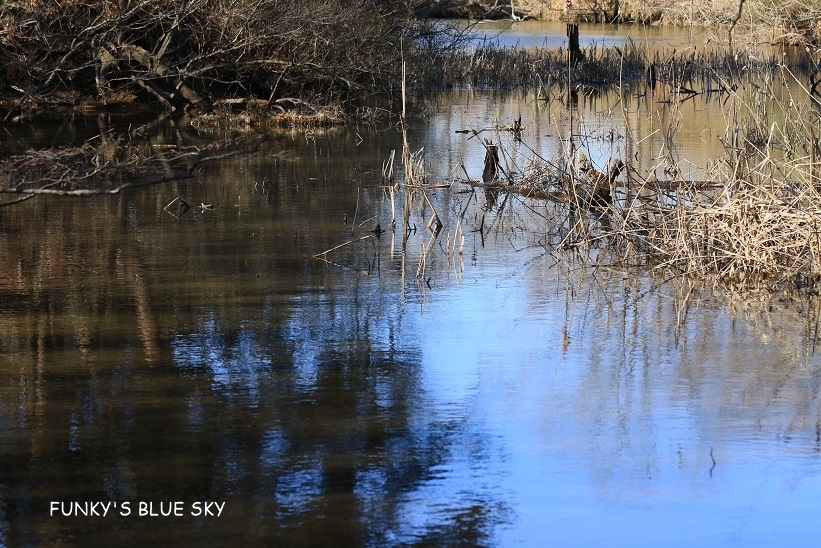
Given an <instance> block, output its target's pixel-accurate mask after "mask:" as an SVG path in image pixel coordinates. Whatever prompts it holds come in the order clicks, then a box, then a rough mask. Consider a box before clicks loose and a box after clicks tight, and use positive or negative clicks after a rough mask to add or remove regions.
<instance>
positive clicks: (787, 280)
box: [610, 180, 821, 287]
mask: <svg viewBox="0 0 821 548" xmlns="http://www.w3.org/2000/svg"><path fill="white" fill-rule="evenodd" d="M687 194H690V193H688V192H687V191H686V190H683V189H680V190H679V191H678V202H677V203H675V202H674V203H672V204H670V205H669V206H668V207H666V208H665V207H663V206H659V205H656V206H654V207H648V206H645V205H644V204H638V203H634V204H631V205H630V207H628V209H627V210H626V211H625V212H624V217H623V219H624V221H623V223H621V225H614V226H613V228H612V231H611V233H610V236H611V237H613V239H614V242H618V244H619V246H620V248H621V249H622V251H623V252H624V253H626V254H641V255H644V256H645V257H646V258H647V259H649V261H648V262H651V263H654V264H655V266H656V268H659V269H664V270H670V271H673V272H675V273H678V274H681V275H685V276H689V277H698V278H703V277H707V276H709V277H714V278H715V279H717V280H720V281H723V282H730V283H741V284H744V285H746V286H768V287H783V286H785V285H791V286H804V285H808V284H812V283H814V282H817V281H819V280H821V237H819V229H820V228H821V225H820V224H819V221H820V220H821V201H820V200H819V198H821V197H819V194H818V191H817V189H816V188H815V187H814V186H811V185H796V184H795V183H793V182H790V181H787V180H783V181H758V182H757V183H756V184H749V183H748V182H745V181H739V182H738V184H737V185H736V188H733V187H732V186H729V185H728V187H726V188H725V189H723V190H722V191H721V192H720V193H719V194H718V196H717V197H716V198H715V199H714V200H713V201H712V202H706V203H705V202H704V201H702V200H700V199H695V200H693V199H688V197H687V196H686V195H687ZM690 197H692V194H690Z"/></svg>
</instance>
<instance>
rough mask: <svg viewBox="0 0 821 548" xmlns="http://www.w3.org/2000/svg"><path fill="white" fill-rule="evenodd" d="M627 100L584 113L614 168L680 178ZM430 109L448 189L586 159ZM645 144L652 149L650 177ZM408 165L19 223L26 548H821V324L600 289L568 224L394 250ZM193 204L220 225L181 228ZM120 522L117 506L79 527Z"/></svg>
mask: <svg viewBox="0 0 821 548" xmlns="http://www.w3.org/2000/svg"><path fill="white" fill-rule="evenodd" d="M617 100H618V99H617V98H615V99H613V98H599V99H596V100H593V99H579V103H578V105H577V107H578V110H577V111H576V113H577V118H576V123H578V122H579V121H581V123H583V124H587V126H586V127H587V128H588V130H587V131H585V132H584V133H586V134H588V135H589V134H590V133H591V132H593V133H595V134H596V135H599V137H596V138H592V137H589V138H588V139H587V140H586V141H585V144H584V146H585V147H586V150H587V151H588V153H589V154H590V156H591V160H593V161H594V163H596V164H597V165H603V163H604V162H605V161H606V159H607V158H608V157H611V156H619V157H623V156H625V155H629V156H634V157H635V158H639V161H640V162H644V163H643V164H640V165H645V166H648V167H647V169H650V168H651V167H652V166H653V165H654V162H655V161H656V160H657V158H659V157H660V156H661V155H662V154H663V152H664V151H663V150H662V146H663V142H662V141H659V140H656V138H655V137H654V136H653V132H654V131H656V130H657V129H658V127H659V126H658V125H656V126H654V125H653V124H663V121H664V116H665V115H666V114H665V111H664V109H665V108H666V107H664V105H659V104H655V103H650V102H645V103H641V102H634V103H631V106H630V108H629V109H628V111H627V114H626V115H622V114H621V111H620V110H618V109H614V108H613V105H612V104H611V103H608V101H617ZM423 103H424V105H423V106H424V107H425V108H426V110H427V112H428V113H429V116H428V118H427V119H426V120H425V121H420V122H416V123H414V128H413V130H412V132H411V134H410V136H409V138H410V141H411V143H412V146H413V147H418V148H422V147H424V148H425V151H426V158H427V162H428V165H429V170H430V172H431V173H432V175H433V182H436V183H440V182H445V181H447V180H450V179H453V178H460V177H461V178H463V174H462V173H461V168H459V169H456V166H457V165H458V164H459V162H464V164H465V169H466V170H467V172H468V173H469V174H470V175H471V176H473V177H477V178H478V177H479V174H480V173H481V161H482V156H483V153H484V149H483V148H482V147H481V145H480V144H478V143H477V142H476V139H473V140H470V139H468V136H467V135H465V134H461V133H455V131H456V130H461V129H485V128H488V127H492V126H494V125H495V124H496V123H501V124H508V123H510V121H512V120H513V119H514V118H515V117H517V116H518V115H519V114H521V115H522V118H523V122H524V125H525V128H526V129H525V133H524V139H523V143H519V144H517V143H515V142H510V141H509V140H507V141H505V146H506V147H508V149H509V150H511V151H512V152H511V156H510V161H511V162H514V163H516V165H519V166H520V167H522V166H521V165H520V164H524V163H525V162H526V158H527V157H528V154H530V153H531V152H530V151H529V149H533V151H536V152H538V153H539V154H540V155H543V156H545V157H553V156H555V155H556V154H558V151H559V150H560V148H561V142H562V141H561V139H562V136H563V135H566V134H567V132H568V131H570V127H569V125H568V120H567V110H566V108H565V106H564V105H563V104H562V103H561V102H556V101H553V102H543V101H537V100H536V98H535V97H529V96H526V95H524V96H510V95H506V96H498V95H493V94H476V93H467V92H464V93H455V94H450V95H448V96H438V97H431V98H428V99H426V100H425V101H424V102H423ZM642 105H643V106H642ZM692 105H693V106H692V107H689V106H688V107H687V108H692V116H686V117H679V118H677V120H680V124H681V125H682V126H683V128H684V130H683V131H682V133H683V134H684V135H685V138H684V139H683V140H682V141H680V142H679V147H680V148H679V149H678V151H677V153H681V154H682V157H686V158H688V159H692V160H693V165H694V166H699V165H704V164H705V163H706V161H707V159H709V158H713V157H715V156H717V155H720V154H721V150H722V147H721V145H720V143H717V136H718V135H719V134H720V131H722V128H720V127H717V126H715V125H711V124H712V122H711V120H715V119H716V118H715V117H716V113H718V115H719V116H720V114H721V110H720V105H716V104H714V103H713V104H705V103H704V102H701V103H695V102H693V103H692ZM711 109H719V110H711ZM614 113H618V114H614ZM579 117H580V118H579ZM631 117H632V118H631ZM626 119H628V120H632V122H631V124H632V125H631V127H633V128H634V129H635V128H640V129H637V130H636V131H640V132H641V135H642V136H648V137H647V138H646V139H643V140H641V141H640V144H639V145H637V146H635V147H634V148H630V147H631V146H633V145H630V144H628V142H629V140H628V139H626V138H624V137H620V135H622V136H623V135H625V132H626V127H627V123H626V122H625V120H626ZM660 120H661V121H660ZM103 122H104V123H103ZM103 122H101V120H100V119H83V120H82V124H81V125H83V127H86V128H87V130H88V131H89V132H91V133H93V132H94V131H95V130H96V128H98V127H100V126H106V125H107V123H108V121H106V120H104V121H103ZM72 127H75V128H76V127H77V125H76V124H73V125H72ZM77 131H78V133H77V138H78V139H81V138H83V135H84V133H83V132H84V131H86V130H77ZM574 131H575V130H574ZM43 132H44V134H45V137H44V135H43V134H33V133H32V134H23V133H22V132H21V135H20V136H18V140H21V139H32V140H40V141H43V140H45V139H53V138H55V137H53V135H55V131H54V129H53V128H50V127H45V126H44V129H43ZM59 134H60V135H61V137H60V138H61V139H68V137H66V135H65V133H64V132H59ZM486 135H488V136H490V135H493V136H494V138H496V137H498V138H504V139H507V137H504V136H503V135H502V134H496V133H487V134H486ZM687 135H690V136H691V137H692V138H691V139H690V141H687V139H686V136H687ZM165 136H166V138H167V139H174V138H180V139H182V140H183V141H184V142H193V141H195V140H196V137H195V136H192V135H190V134H189V133H188V132H187V131H186V130H183V129H179V132H177V131H175V129H174V128H173V127H169V128H168V129H167V130H166V132H165ZM695 136H697V137H695ZM400 143H401V136H400V135H399V134H398V133H397V132H396V131H395V129H392V128H391V129H376V128H367V127H361V128H353V127H352V128H348V129H345V130H334V131H331V132H328V133H324V134H318V135H305V134H302V133H296V134H291V135H287V136H285V137H284V138H282V139H281V140H279V141H277V143H276V145H275V147H274V148H273V149H271V150H269V151H267V152H264V153H261V154H257V155H254V156H245V157H236V158H233V159H229V160H227V161H223V162H221V163H215V164H208V165H206V166H204V167H203V168H202V169H201V170H200V171H198V172H197V174H196V177H194V178H193V179H191V180H188V181H184V182H179V183H173V184H166V185H161V186H156V187H151V188H147V189H142V190H138V191H134V192H126V193H124V194H123V195H119V196H115V197H112V198H98V199H93V200H60V199H41V198H38V199H35V200H32V201H29V202H25V203H23V204H20V205H18V206H15V207H11V208H4V209H2V210H0V261H2V265H3V268H2V270H1V271H0V545H9V546H40V545H91V544H95V543H99V544H104V543H105V544H127V545H150V544H157V543H163V544H169V543H180V544H183V543H185V544H198V545H223V544H226V543H228V542H233V543H236V542H240V543H242V544H251V545H253V544H267V545H283V546H321V545H334V546H344V545H366V546H405V545H429V546H440V545H466V546H551V545H554V546H602V545H630V546H649V545H661V546H772V545H774V544H776V543H777V544H778V545H807V544H809V543H810V542H812V541H814V540H815V539H817V538H818V537H819V534H821V525H819V524H818V520H817V515H818V511H819V509H821V503H819V501H818V500H819V499H818V492H819V489H821V400H819V395H821V392H819V390H821V360H819V358H818V357H817V356H816V354H815V345H816V337H817V330H818V319H819V314H818V310H819V307H818V303H817V302H815V301H813V300H796V301H790V300H786V301H785V300H778V299H775V298H769V297H760V296H759V297H757V296H748V297H745V298H739V297H732V298H731V297H729V296H727V295H725V294H723V293H721V292H719V291H707V290H704V289H699V288H697V287H693V286H691V285H688V284H687V283H685V282H667V283H662V281H661V280H658V279H655V278H652V277H649V276H648V275H647V274H646V273H642V272H635V271H622V270H618V269H607V268H600V269H596V270H590V269H584V268H582V265H583V263H582V262H581V260H579V258H577V257H574V256H573V255H572V254H569V253H568V254H560V253H558V252H557V251H555V249H556V246H557V245H558V243H559V242H560V238H561V230H560V229H557V228H556V222H555V220H556V219H557V218H561V215H562V213H561V211H560V210H558V209H557V208H554V206H546V205H545V204H540V203H537V202H528V201H525V200H523V199H521V198H519V197H515V196H510V197H508V198H505V197H504V196H492V195H486V194H485V193H484V192H481V191H478V190H477V191H472V190H471V189H470V188H469V187H467V186H466V185H463V184H460V183H454V184H453V185H452V186H450V187H449V188H440V189H437V190H434V191H431V192H429V195H430V204H428V203H427V202H425V201H424V199H423V198H422V197H421V195H419V194H418V193H416V194H415V195H414V196H413V197H412V199H413V203H412V205H411V207H410V210H409V211H410V213H409V217H408V221H409V225H410V226H411V227H416V230H415V231H411V232H410V233H408V234H407V235H405V234H403V232H402V230H401V229H400V230H399V231H398V232H396V233H393V232H388V233H386V234H384V235H382V236H381V237H380V238H378V239H377V238H375V237H373V235H372V234H371V233H370V232H369V231H370V230H372V229H373V227H374V226H375V225H376V224H377V223H380V224H381V225H382V226H383V227H384V226H387V224H388V222H389V221H390V218H391V199H390V195H389V194H388V193H387V192H386V191H385V190H384V189H383V188H382V187H381V169H382V163H383V162H384V161H385V159H386V158H387V157H388V155H389V153H390V151H391V150H392V149H396V148H399V147H400ZM525 144H526V145H527V147H528V148H527V149H526V147H525V146H524V145H525ZM3 146H4V147H6V150H7V151H8V150H10V149H12V148H13V147H14V146H15V145H14V142H4V143H3ZM516 147H519V148H516ZM682 150H684V151H685V152H686V154H685V153H682V152H681V151H682ZM531 157H532V156H531ZM693 169H694V170H696V169H697V168H696V167H694V168H693ZM694 173H697V172H694ZM693 176H695V175H693ZM176 196H181V197H183V198H185V199H186V200H188V201H189V202H190V203H192V204H199V203H210V204H214V205H215V209H214V210H213V211H208V212H204V213H201V212H198V211H197V209H196V208H195V209H194V210H193V211H192V212H190V213H188V214H186V215H183V216H181V217H180V218H176V217H174V216H172V215H170V214H168V213H166V212H165V211H163V207H164V206H165V205H166V204H168V203H169V202H170V201H171V200H172V199H174V198H175V197H176ZM407 199H409V197H408V196H407V195H406V194H404V193H397V194H396V195H395V197H394V208H395V212H396V216H397V217H398V218H399V219H401V217H402V204H403V203H404V202H405V200H407ZM431 208H435V209H436V211H437V213H438V214H439V216H440V218H441V219H442V222H443V224H444V227H443V229H442V232H441V233H440V234H439V236H438V238H435V239H434V238H433V234H432V233H431V232H430V231H428V230H426V229H425V225H426V224H427V222H428V220H429V219H430V216H431V214H432V209H431ZM400 224H401V223H400ZM559 224H561V223H559ZM479 229H481V230H482V232H479ZM462 236H464V240H462ZM353 240H356V241H354V242H353V243H350V244H348V245H344V246H342V247H340V248H338V249H335V250H331V249H332V248H334V247H335V246H339V245H340V244H344V243H345V242H350V241H353ZM326 250H331V251H328V252H327V253H325V254H322V252H324V251H326ZM423 250H427V253H424V251H423ZM317 254H319V255H320V258H316V257H315V255H317ZM423 255H424V259H425V260H424V261H423V260H422V257H423ZM322 258H324V259H325V260H321V259H322ZM91 502H103V503H109V502H110V503H112V506H110V507H109V511H108V514H107V515H106V516H83V515H79V516H78V515H77V514H78V512H79V510H78V509H77V506H74V507H71V506H70V505H71V504H72V503H77V504H78V505H79V508H80V509H82V510H85V509H86V508H87V507H88V506H87V504H88V503H91ZM174 502H177V503H179V506H177V507H172V506H171V504H172V503H174ZM60 503H62V504H60ZM126 503H129V504H126ZM141 503H143V504H144V505H145V506H143V507H142V508H143V509H144V511H145V513H146V514H147V515H142V516H141V515H140V513H141ZM149 503H150V504H151V508H150V512H149V508H148V506H147V505H148V504H149ZM195 503H219V505H221V506H219V508H221V510H220V512H221V513H220V515H219V516H216V515H204V509H205V506H204V504H201V505H199V506H196V505H195ZM55 504H56V506H55ZM114 504H116V507H115V506H114ZM95 508H97V509H98V510H99V511H100V512H102V509H101V508H99V507H95ZM171 508H178V512H179V513H180V514H181V515H179V516H174V515H170V516H167V517H164V516H162V515H161V514H162V513H169V511H170V509H171ZM208 508H209V509H210V510H211V511H213V512H214V513H216V512H217V508H218V507H217V506H209V507H208ZM126 509H128V510H126ZM64 510H70V511H71V513H73V514H74V515H71V516H64V515H63V513H64ZM171 513H172V514H173V512H171ZM151 514H160V515H151ZM192 514H198V515H192Z"/></svg>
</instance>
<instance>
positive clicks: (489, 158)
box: [482, 140, 499, 184]
mask: <svg viewBox="0 0 821 548" xmlns="http://www.w3.org/2000/svg"><path fill="white" fill-rule="evenodd" d="M498 177H499V147H498V146H497V145H494V144H493V142H492V141H488V140H485V169H484V171H483V172H482V182H483V183H485V184H488V183H492V182H493V181H495V180H496V179H497V178H498Z"/></svg>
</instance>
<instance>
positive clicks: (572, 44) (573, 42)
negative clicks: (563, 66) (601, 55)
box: [567, 23, 584, 66]
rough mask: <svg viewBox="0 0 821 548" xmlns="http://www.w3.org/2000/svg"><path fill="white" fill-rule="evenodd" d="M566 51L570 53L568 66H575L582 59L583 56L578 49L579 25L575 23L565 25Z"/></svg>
mask: <svg viewBox="0 0 821 548" xmlns="http://www.w3.org/2000/svg"><path fill="white" fill-rule="evenodd" d="M567 38H568V50H569V52H570V65H571V66H576V65H577V64H579V62H580V61H582V60H583V59H584V54H583V53H582V50H581V48H580V47H579V25H577V24H576V23H568V24H567Z"/></svg>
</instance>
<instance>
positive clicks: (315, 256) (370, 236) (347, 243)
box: [314, 234, 373, 259]
mask: <svg viewBox="0 0 821 548" xmlns="http://www.w3.org/2000/svg"><path fill="white" fill-rule="evenodd" d="M368 238H373V235H372V234H368V235H367V236H362V237H361V238H356V239H353V240H348V241H347V242H345V243H343V244H339V245H336V246H334V247H332V248H330V249H326V250H325V251H323V252H322V253H317V254H315V255H314V259H318V258H319V257H322V256H324V255H327V254H328V253H330V252H331V251H336V250H337V249H339V248H340V247H345V246H346V245H350V244H353V243H356V242H360V241H362V240H367V239H368Z"/></svg>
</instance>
